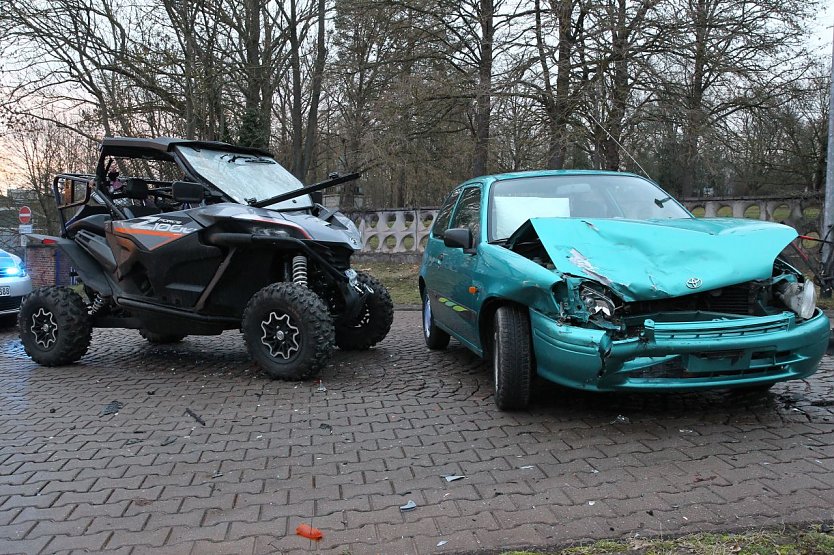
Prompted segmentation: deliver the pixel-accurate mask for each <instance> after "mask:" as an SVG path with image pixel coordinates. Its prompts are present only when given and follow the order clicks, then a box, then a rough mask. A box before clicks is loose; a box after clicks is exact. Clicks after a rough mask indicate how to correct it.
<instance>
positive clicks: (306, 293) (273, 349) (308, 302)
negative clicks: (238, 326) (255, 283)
mask: <svg viewBox="0 0 834 555" xmlns="http://www.w3.org/2000/svg"><path fill="white" fill-rule="evenodd" d="M242 329H243V337H244V339H245V340H246V347H247V349H248V350H249V354H250V355H251V356H252V358H253V359H254V360H255V362H257V363H258V365H259V366H260V367H261V368H263V369H264V371H265V372H266V373H267V374H269V376H270V377H272V378H275V379H279V380H303V379H306V378H309V377H312V376H314V375H315V374H316V373H318V371H319V370H321V369H322V368H323V367H324V365H325V364H326V363H327V361H328V360H329V359H330V354H331V352H332V350H333V341H334V331H333V321H332V320H331V318H330V314H329V313H328V311H327V306H326V305H325V304H324V302H323V301H322V300H321V299H320V298H319V297H318V295H316V294H315V293H313V292H312V291H310V290H309V289H307V288H306V287H304V286H302V285H297V284H295V283H276V284H273V285H268V286H266V287H264V288H263V289H261V290H260V291H258V292H257V293H255V294H254V295H253V296H252V299H251V300H250V301H249V303H248V304H247V305H246V309H245V310H244V312H243V321H242Z"/></svg>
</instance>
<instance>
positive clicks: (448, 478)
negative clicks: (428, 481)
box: [443, 474, 466, 482]
mask: <svg viewBox="0 0 834 555" xmlns="http://www.w3.org/2000/svg"><path fill="white" fill-rule="evenodd" d="M443 478H445V479H446V481H447V482H456V481H457V480H463V479H464V478H466V476H458V475H457V474H450V475H449V476H444V477H443Z"/></svg>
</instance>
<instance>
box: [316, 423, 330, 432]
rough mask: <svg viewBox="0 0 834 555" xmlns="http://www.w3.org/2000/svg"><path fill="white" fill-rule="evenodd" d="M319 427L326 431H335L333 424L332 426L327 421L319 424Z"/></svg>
mask: <svg viewBox="0 0 834 555" xmlns="http://www.w3.org/2000/svg"><path fill="white" fill-rule="evenodd" d="M319 429H320V430H324V431H325V432H329V433H331V434H332V433H333V426H331V425H330V424H326V423H322V424H319Z"/></svg>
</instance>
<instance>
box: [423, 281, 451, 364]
mask: <svg viewBox="0 0 834 555" xmlns="http://www.w3.org/2000/svg"><path fill="white" fill-rule="evenodd" d="M423 339H424V340H425V341H426V346H427V347H428V348H429V349H431V350H433V351H440V350H443V349H445V348H446V347H448V346H449V339H450V337H449V334H448V333H446V332H445V331H443V330H442V329H440V328H438V327H437V326H436V325H435V324H434V315H432V313H431V303H430V302H429V294H428V293H423Z"/></svg>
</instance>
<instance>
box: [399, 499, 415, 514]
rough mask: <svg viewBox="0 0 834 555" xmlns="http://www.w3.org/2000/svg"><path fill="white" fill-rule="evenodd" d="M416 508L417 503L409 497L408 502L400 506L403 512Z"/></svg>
mask: <svg viewBox="0 0 834 555" xmlns="http://www.w3.org/2000/svg"><path fill="white" fill-rule="evenodd" d="M416 508H417V503H415V502H414V501H412V500H411V499H409V500H408V503H406V504H405V505H402V506H401V507H400V510H401V511H403V512H405V511H413V510H414V509H416Z"/></svg>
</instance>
